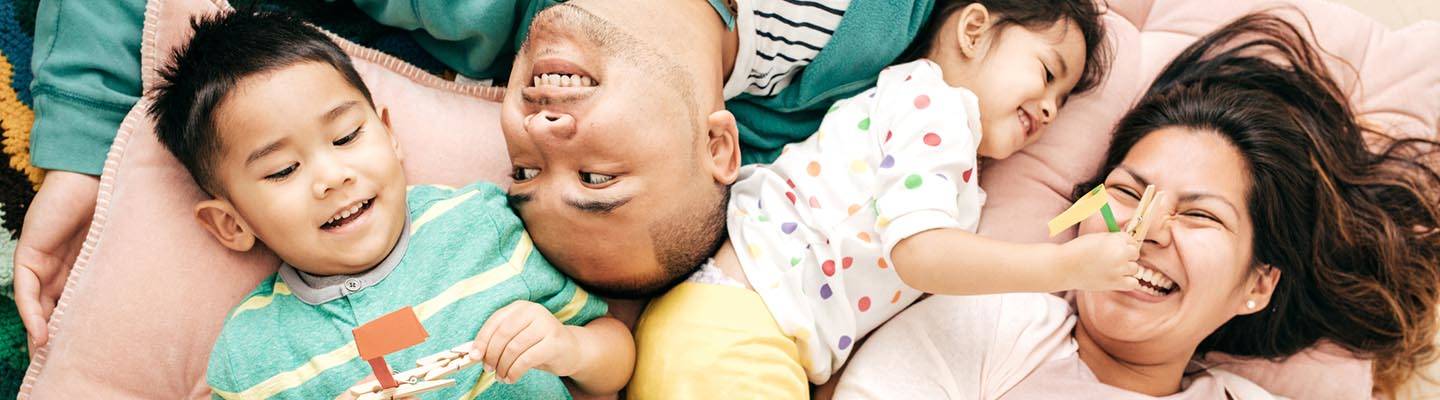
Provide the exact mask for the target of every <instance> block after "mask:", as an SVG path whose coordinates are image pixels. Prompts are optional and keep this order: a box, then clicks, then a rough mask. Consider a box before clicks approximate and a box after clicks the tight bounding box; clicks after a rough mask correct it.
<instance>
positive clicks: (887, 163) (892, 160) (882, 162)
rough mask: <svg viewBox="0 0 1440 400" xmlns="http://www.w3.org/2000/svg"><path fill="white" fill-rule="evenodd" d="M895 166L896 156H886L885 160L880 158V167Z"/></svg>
mask: <svg viewBox="0 0 1440 400" xmlns="http://www.w3.org/2000/svg"><path fill="white" fill-rule="evenodd" d="M893 166H895V157H891V156H885V159H884V160H880V168H890V167H893Z"/></svg>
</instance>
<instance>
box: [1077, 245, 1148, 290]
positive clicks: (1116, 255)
mask: <svg viewBox="0 0 1440 400" xmlns="http://www.w3.org/2000/svg"><path fill="white" fill-rule="evenodd" d="M1060 257H1061V260H1062V261H1061V264H1062V265H1063V266H1064V267H1065V270H1064V271H1063V273H1064V274H1065V276H1066V277H1068V279H1067V280H1066V281H1067V282H1068V284H1067V286H1069V287H1070V288H1072V289H1079V290H1138V289H1140V280H1139V279H1137V278H1135V274H1137V273H1139V272H1140V264H1138V263H1136V260H1139V259H1140V243H1139V242H1136V241H1134V240H1132V239H1131V238H1130V235H1129V234H1126V233H1124V232H1106V233H1092V234H1089V235H1082V236H1080V237H1077V238H1075V240H1071V241H1070V242H1068V243H1065V244H1063V245H1061V246H1060Z"/></svg>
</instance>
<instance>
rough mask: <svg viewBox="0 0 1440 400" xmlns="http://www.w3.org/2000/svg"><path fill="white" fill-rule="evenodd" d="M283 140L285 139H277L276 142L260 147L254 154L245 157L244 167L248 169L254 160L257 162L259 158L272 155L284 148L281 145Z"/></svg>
mask: <svg viewBox="0 0 1440 400" xmlns="http://www.w3.org/2000/svg"><path fill="white" fill-rule="evenodd" d="M284 140H285V139H278V140H276V141H273V142H270V144H267V145H265V147H261V148H260V150H255V151H254V152H252V153H250V155H249V156H247V157H245V166H247V167H248V166H250V163H253V162H255V160H259V159H261V158H264V157H265V156H268V155H270V153H274V152H275V151H276V150H280V148H281V147H284V146H283V143H281V142H283V141H284Z"/></svg>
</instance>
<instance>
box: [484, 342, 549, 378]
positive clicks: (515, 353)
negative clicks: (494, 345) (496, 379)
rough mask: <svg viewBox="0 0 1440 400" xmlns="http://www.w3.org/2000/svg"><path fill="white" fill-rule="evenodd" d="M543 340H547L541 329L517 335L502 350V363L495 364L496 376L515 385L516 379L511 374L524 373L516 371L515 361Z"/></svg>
mask: <svg viewBox="0 0 1440 400" xmlns="http://www.w3.org/2000/svg"><path fill="white" fill-rule="evenodd" d="M543 339H545V333H544V332H541V331H540V330H539V329H526V330H524V331H521V332H520V334H518V335H515V338H514V339H510V343H507V344H506V345H505V347H504V350H501V351H502V352H503V353H502V354H500V362H499V363H498V364H495V374H496V375H499V376H500V377H503V378H506V379H507V380H510V381H511V382H512V383H513V379H512V378H515V377H513V376H511V374H513V373H516V372H521V371H524V370H516V369H515V366H514V364H515V360H517V359H520V357H522V356H523V355H524V354H526V353H528V352H529V351H530V350H531V349H534V348H535V345H536V344H537V343H540V341H541V340H543Z"/></svg>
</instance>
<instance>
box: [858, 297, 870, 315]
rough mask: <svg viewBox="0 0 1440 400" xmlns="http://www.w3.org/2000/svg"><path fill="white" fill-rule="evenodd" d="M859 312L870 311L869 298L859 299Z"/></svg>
mask: <svg viewBox="0 0 1440 400" xmlns="http://www.w3.org/2000/svg"><path fill="white" fill-rule="evenodd" d="M859 306H860V312H866V311H870V296H864V297H861V298H860V304H859Z"/></svg>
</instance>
